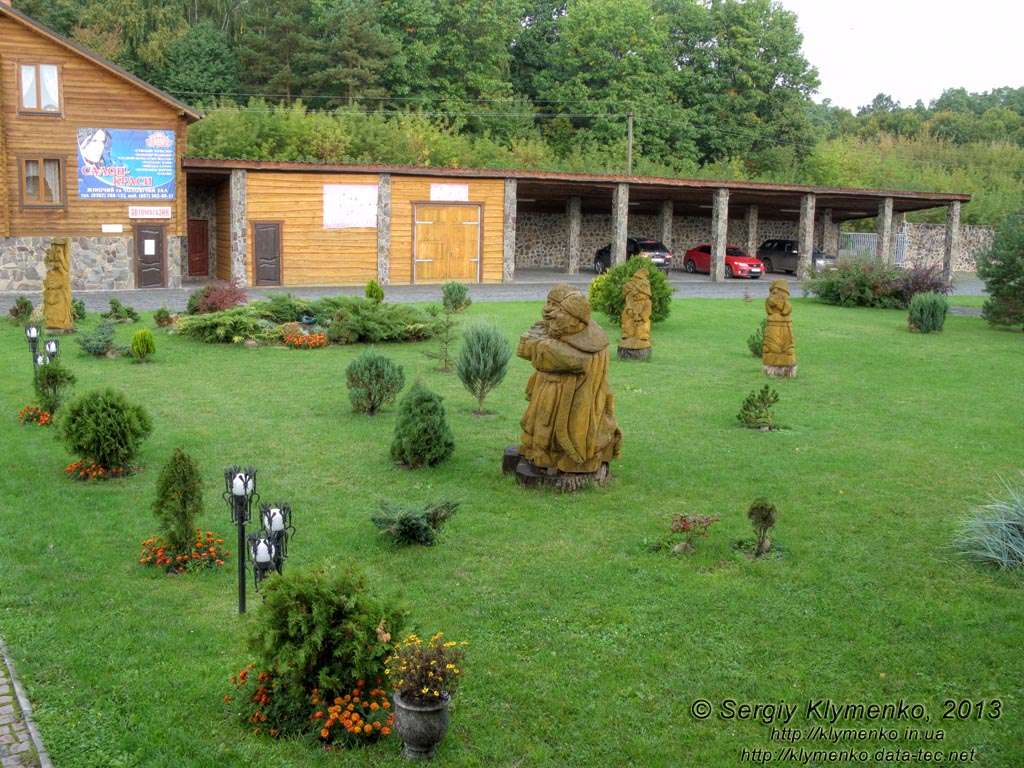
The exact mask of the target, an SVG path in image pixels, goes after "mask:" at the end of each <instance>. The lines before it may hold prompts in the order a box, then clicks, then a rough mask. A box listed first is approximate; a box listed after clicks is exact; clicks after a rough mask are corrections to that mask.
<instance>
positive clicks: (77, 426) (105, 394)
mask: <svg viewBox="0 0 1024 768" xmlns="http://www.w3.org/2000/svg"><path fill="white" fill-rule="evenodd" d="M58 426H59V428H60V437H61V439H62V440H63V441H64V445H65V447H66V448H67V449H68V451H69V452H71V453H73V454H75V455H77V456H78V457H79V458H80V459H82V460H83V461H85V462H86V463H92V464H96V465H97V466H99V467H102V468H103V469H105V470H111V469H119V468H127V467H128V466H129V465H130V464H131V462H132V461H133V460H134V459H135V458H136V457H137V456H138V455H139V451H140V450H141V448H142V443H143V441H144V440H145V439H146V438H147V437H149V435H150V433H152V431H153V421H152V419H151V418H150V416H149V413H148V412H147V411H146V409H145V408H144V407H143V406H141V405H138V404H135V403H130V402H129V401H128V399H127V398H126V397H125V396H124V395H123V394H121V392H119V391H117V390H115V389H110V388H107V389H98V390H93V391H90V392H86V393H84V394H81V395H79V396H77V397H75V398H74V399H73V400H71V402H69V403H68V404H67V406H66V407H65V408H63V409H62V411H61V417H60V421H59V422H58Z"/></svg>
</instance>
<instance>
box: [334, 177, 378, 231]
mask: <svg viewBox="0 0 1024 768" xmlns="http://www.w3.org/2000/svg"><path fill="white" fill-rule="evenodd" d="M376 226H377V185H376V184H324V229H352V228H355V227H371V228H373V227H376Z"/></svg>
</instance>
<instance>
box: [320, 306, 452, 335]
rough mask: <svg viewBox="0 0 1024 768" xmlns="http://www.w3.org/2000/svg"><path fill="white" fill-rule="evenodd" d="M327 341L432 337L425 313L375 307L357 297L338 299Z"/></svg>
mask: <svg viewBox="0 0 1024 768" xmlns="http://www.w3.org/2000/svg"><path fill="white" fill-rule="evenodd" d="M334 303H335V305H336V307H337V308H336V309H335V311H334V317H333V319H332V322H331V325H330V327H329V328H328V329H327V338H328V340H330V341H333V342H336V343H340V344H356V343H369V344H378V343H381V342H385V341H422V340H424V339H429V338H431V337H432V336H433V335H434V323H433V322H432V320H431V318H430V315H428V314H427V313H426V312H425V311H424V310H421V309H418V308H417V307H414V306H412V305H410V304H378V303H376V302H374V301H370V300H369V299H363V298H360V297H358V296H341V297H338V299H337V300H336V301H335V302H334Z"/></svg>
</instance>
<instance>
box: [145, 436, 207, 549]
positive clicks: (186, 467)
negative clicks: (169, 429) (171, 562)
mask: <svg viewBox="0 0 1024 768" xmlns="http://www.w3.org/2000/svg"><path fill="white" fill-rule="evenodd" d="M202 511H203V480H202V477H201V476H200V474H199V465H198V464H196V462H195V460H194V459H192V457H191V456H189V455H188V454H187V453H185V451H184V450H182V449H181V448H175V449H174V451H173V452H172V453H171V458H170V460H169V461H168V462H167V463H166V464H165V465H164V466H163V468H162V469H161V470H160V476H159V477H158V478H157V482H156V501H155V502H154V503H153V514H154V515H155V516H156V519H157V523H158V524H159V525H160V535H161V538H162V539H163V542H164V544H165V545H166V547H167V549H168V550H170V551H171V552H172V553H178V554H180V553H183V552H191V551H192V541H193V539H194V538H195V534H196V521H197V520H198V518H199V515H200V514H201V513H202Z"/></svg>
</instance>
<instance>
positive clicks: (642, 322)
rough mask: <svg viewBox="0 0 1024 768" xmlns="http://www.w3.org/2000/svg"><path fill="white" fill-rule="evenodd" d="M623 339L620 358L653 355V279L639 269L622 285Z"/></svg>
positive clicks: (645, 271)
mask: <svg viewBox="0 0 1024 768" xmlns="http://www.w3.org/2000/svg"><path fill="white" fill-rule="evenodd" d="M622 299H623V304H624V307H623V309H622V341H620V342H619V359H620V360H644V359H646V358H648V357H650V356H651V311H652V309H653V306H652V304H651V280H650V278H649V277H648V276H647V270H646V269H638V270H637V271H636V272H634V273H633V276H632V277H631V278H629V281H628V282H627V283H626V284H625V285H624V286H622Z"/></svg>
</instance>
